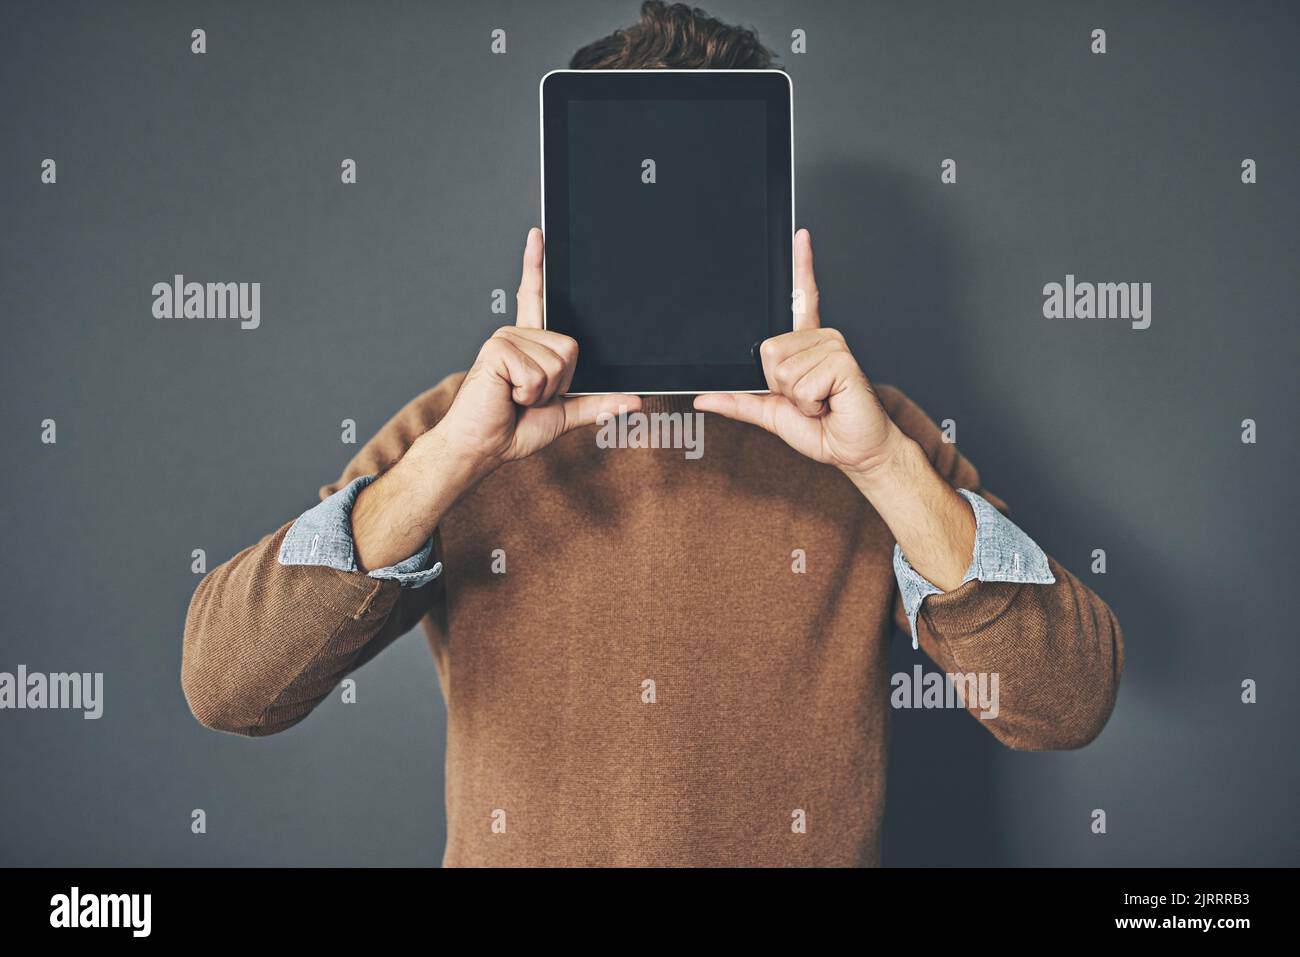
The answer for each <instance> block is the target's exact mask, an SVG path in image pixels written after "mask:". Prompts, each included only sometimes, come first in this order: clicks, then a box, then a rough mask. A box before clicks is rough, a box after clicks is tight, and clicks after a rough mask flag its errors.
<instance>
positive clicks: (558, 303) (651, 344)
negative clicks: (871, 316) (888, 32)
mask: <svg viewBox="0 0 1300 957" xmlns="http://www.w3.org/2000/svg"><path fill="white" fill-rule="evenodd" d="M556 76H567V77H570V78H573V77H582V78H585V77H592V78H593V79H592V80H591V81H590V82H591V83H596V84H603V85H599V86H594V87H593V86H584V85H582V83H581V82H577V83H575V85H573V86H571V87H569V88H567V89H566V90H565V91H564V92H565V95H563V96H558V95H557V96H555V97H554V98H553V102H552V101H548V100H547V99H546V98H545V90H546V86H545V84H544V86H543V90H544V101H543V102H544V107H543V108H544V114H543V116H544V145H545V169H546V175H545V178H544V184H543V189H544V190H545V210H546V240H547V265H546V283H547V327H548V328H553V329H558V330H559V331H561V332H565V333H567V334H569V335H572V336H573V337H574V338H575V339H577V340H578V343H579V346H580V354H579V360H578V374H577V376H576V377H575V380H574V385H573V387H572V391H574V392H581V391H710V390H713V389H736V388H746V389H762V388H764V387H765V385H764V383H763V381H762V377H761V374H760V373H758V371H757V367H756V365H755V363H754V359H753V349H754V346H755V345H756V344H757V343H759V342H761V341H762V340H763V339H765V338H767V337H768V336H769V335H772V334H774V333H775V332H784V331H788V330H789V328H790V306H789V303H790V300H789V295H790V291H789V277H790V268H789V257H790V237H789V231H790V226H789V224H790V221H791V211H790V205H791V203H790V189H791V183H790V170H789V125H788V123H789V100H788V83H787V82H786V81H785V79H784V76H783V75H782V76H780V79H779V81H778V82H777V83H776V84H773V83H771V82H765V83H763V84H761V85H759V84H755V83H752V82H751V83H739V84H738V83H737V82H736V81H737V79H738V78H740V79H742V80H745V79H747V80H750V81H754V80H757V79H759V78H760V77H762V79H763V80H765V81H770V76H769V75H767V74H758V75H748V76H747V75H746V74H737V73H712V74H710V73H708V72H707V71H705V72H700V71H693V72H691V73H688V74H682V73H671V74H669V73H664V74H661V75H658V76H656V74H655V73H654V72H651V73H637V74H622V76H623V77H624V78H625V79H626V80H630V81H632V82H630V83H625V82H621V81H619V80H616V79H614V77H616V76H619V74H617V73H612V72H610V71H600V73H599V74H589V73H579V74H575V73H564V74H557V75H552V76H551V77H548V80H554V79H555V78H556ZM708 77H713V78H714V79H722V80H723V82H722V84H721V85H717V86H714V85H712V84H711V83H710V82H709V81H708V80H707V79H705V78H708ZM670 78H676V79H671V80H670ZM723 78H725V79H723ZM654 81H658V82H657V83H655V82H654ZM665 81H669V82H665ZM684 81H689V85H683V82H684ZM652 84H653V85H652ZM774 90H775V91H776V93H777V94H785V95H784V96H775V97H774V95H773V91H774ZM710 94H712V95H710ZM774 116H776V117H777V119H778V120H779V122H775V123H774V120H773V117H774ZM557 140H558V142H557ZM557 167H558V168H557Z"/></svg>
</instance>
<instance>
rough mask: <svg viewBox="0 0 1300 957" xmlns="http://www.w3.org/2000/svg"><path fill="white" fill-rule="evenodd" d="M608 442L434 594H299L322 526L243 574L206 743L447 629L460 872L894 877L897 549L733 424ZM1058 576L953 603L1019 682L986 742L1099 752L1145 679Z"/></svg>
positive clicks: (954, 476) (215, 628)
mask: <svg viewBox="0 0 1300 957" xmlns="http://www.w3.org/2000/svg"><path fill="white" fill-rule="evenodd" d="M462 378H463V373H462V374H457V375H453V376H450V377H449V378H447V379H446V380H444V381H443V382H442V383H440V384H439V385H438V386H436V387H435V388H433V389H430V390H429V391H427V392H425V393H424V394H422V395H420V396H419V397H418V398H416V399H415V400H413V401H412V402H410V403H409V404H408V405H407V406H406V407H405V408H403V409H402V410H401V412H399V413H398V414H397V415H396V416H395V417H394V418H393V419H392V420H391V421H389V422H388V423H387V424H386V425H385V426H384V427H383V428H382V429H381V430H380V432H379V433H378V434H377V435H376V436H375V437H374V438H373V439H371V440H370V442H368V443H367V444H366V445H365V446H364V447H363V448H362V449H361V451H360V452H359V453H358V454H357V455H356V457H355V458H354V459H353V460H352V461H351V462H350V463H349V464H348V466H347V468H346V469H345V470H344V472H343V474H342V475H341V476H340V477H339V478H338V480H337V481H335V482H333V483H331V484H329V485H326V486H324V487H323V488H321V489H320V492H319V494H320V496H321V497H322V498H324V497H326V496H328V495H329V494H331V493H332V492H334V491H335V490H337V489H338V488H340V487H342V486H343V485H345V484H346V483H347V482H349V481H351V480H352V479H354V478H356V477H357V476H359V475H366V474H371V473H379V472H382V471H383V470H385V469H386V468H388V467H389V466H391V465H392V464H393V463H394V462H395V461H396V460H397V459H398V458H399V457H400V456H401V455H402V454H403V452H404V451H405V450H406V448H407V447H408V446H409V445H410V443H411V442H412V441H414V439H415V438H416V437H417V436H419V435H420V434H421V433H423V432H424V431H425V430H427V429H429V428H431V427H432V426H433V425H434V424H435V423H436V422H437V421H438V418H439V417H440V416H441V415H442V414H443V413H444V412H445V411H446V409H447V408H448V406H449V405H450V403H451V400H452V399H453V397H454V395H455V393H456V390H457V388H458V387H459V385H460V381H461V379H462ZM877 391H878V392H879V394H880V397H881V399H882V401H883V403H884V405H885V408H886V410H887V411H888V412H889V414H890V415H891V416H892V418H893V419H894V421H895V422H896V423H897V424H898V425H899V427H900V428H901V429H902V431H903V432H904V433H906V434H907V435H909V436H911V437H912V438H913V439H915V440H916V441H917V442H918V443H920V445H921V447H922V448H924V449H925V450H926V452H927V454H928V455H929V457H930V459H931V461H932V462H933V463H934V465H935V467H936V468H937V469H938V471H939V473H940V474H941V475H942V476H944V477H945V478H946V479H947V481H948V482H949V483H951V484H952V485H954V486H956V487H960V488H967V489H971V490H973V491H976V492H978V493H979V494H981V495H983V496H984V497H985V498H987V499H988V500H989V501H990V502H991V503H993V504H994V505H995V506H997V507H998V508H999V509H1005V505H1004V503H1003V502H1001V500H999V499H997V498H996V497H994V496H993V495H991V494H990V493H989V492H987V491H986V490H984V489H983V488H981V486H980V481H979V477H978V475H977V473H976V471H975V469H974V468H973V467H972V466H971V464H970V463H969V462H968V461H966V459H965V458H963V457H962V456H961V455H960V454H959V453H958V452H957V450H956V448H955V447H954V446H952V445H950V444H946V443H944V442H943V441H942V440H941V436H940V433H939V430H938V429H937V427H936V426H935V425H934V423H933V422H932V421H931V420H930V419H929V418H927V417H926V415H925V414H924V413H923V412H921V411H920V409H918V408H917V407H916V406H915V405H914V404H913V403H912V402H911V401H910V400H908V399H907V398H906V397H905V396H903V395H902V394H901V393H900V392H899V391H898V390H896V389H894V388H891V387H889V386H878V387H877ZM689 409H690V398H689V397H647V399H646V411H654V410H668V411H673V410H681V411H686V410H689ZM595 432H596V428H595V427H594V426H593V427H590V428H587V429H579V430H577V431H575V432H572V433H569V434H568V435H566V436H564V437H562V438H561V439H560V440H559V441H557V442H556V443H555V444H554V445H552V446H551V447H549V448H547V449H546V450H545V451H543V452H541V453H539V454H537V455H535V456H533V457H532V458H530V459H526V460H524V461H521V462H517V463H514V464H511V465H507V466H505V467H503V468H501V469H499V470H498V471H497V472H496V473H494V474H493V475H491V476H489V477H488V478H487V479H486V480H484V481H483V482H482V483H481V484H480V485H479V486H478V487H477V488H476V489H475V490H474V491H472V492H471V493H469V494H468V495H467V496H465V497H464V498H463V499H462V500H461V501H460V502H459V503H457V505H456V506H455V508H454V509H453V510H452V511H451V512H450V513H449V514H448V515H447V516H446V517H445V518H444V520H443V522H442V525H441V527H440V528H439V529H438V531H437V533H436V534H435V546H434V558H433V559H431V561H433V560H437V561H441V562H442V563H443V569H444V570H443V573H442V575H441V577H439V578H437V579H435V580H434V581H433V582H431V583H429V584H427V585H425V586H424V587H422V588H415V589H410V588H408V589H402V588H400V587H399V586H398V585H397V584H396V583H394V582H389V581H380V580H377V579H371V578H368V577H367V576H365V575H364V574H362V573H360V572H340V571H336V570H333V569H329V568H324V567H319V566H288V567H286V566H282V565H280V564H279V562H278V560H277V555H278V552H279V547H280V542H281V540H282V539H283V537H284V535H285V533H286V531H287V530H288V528H289V525H290V524H292V522H288V523H286V524H285V525H284V526H282V527H281V528H280V529H278V530H277V531H275V532H273V533H272V534H270V535H267V536H266V537H265V538H263V539H262V540H261V541H260V542H258V543H257V544H256V545H253V546H252V547H251V548H247V549H245V550H244V551H242V552H240V553H239V554H238V555H236V556H234V557H233V558H232V559H230V560H229V561H228V562H226V563H225V564H223V565H221V566H220V567H218V568H215V569H213V570H212V572H210V573H209V574H208V575H207V576H206V577H205V578H204V579H203V580H202V581H201V582H200V583H199V586H198V589H197V591H196V592H195V594H194V598H193V601H192V603H191V606H190V610H189V615H188V617H187V620H186V624H185V637H184V657H183V666H182V684H183V687H184V691H185V695H186V699H187V700H188V702H189V704H190V707H191V709H192V710H193V712H194V715H195V716H196V717H197V718H198V720H199V721H200V722H202V723H203V724H204V725H206V726H207V727H210V728H215V729H218V730H221V731H227V732H233V733H235V734H243V735H267V734H274V733H276V732H279V731H283V730H284V729H286V728H288V727H290V726H291V725H293V724H295V723H297V722H298V721H301V720H302V719H303V718H304V717H306V715H307V714H308V713H309V712H310V711H311V710H312V708H314V707H315V706H316V705H317V704H318V703H320V701H321V700H322V699H323V698H324V697H325V696H326V695H328V694H329V693H330V692H331V691H332V690H333V689H334V688H335V687H336V686H337V685H338V683H339V681H340V680H341V679H342V678H343V677H344V676H345V675H347V674H348V673H349V672H350V671H352V670H354V669H356V668H358V667H359V666H361V665H362V664H364V663H365V662H366V661H368V660H369V659H370V658H372V657H373V656H374V655H376V654H377V653H378V652H379V651H381V650H382V649H383V648H384V647H386V646H387V645H389V644H390V643H391V642H392V641H393V640H394V639H396V638H397V637H399V636H400V635H402V634H403V633H405V632H407V631H408V630H409V629H411V628H412V627H414V625H415V624H416V623H417V622H420V623H421V624H422V625H423V626H424V630H425V632H426V635H427V638H428V642H429V646H430V648H431V650H432V652H433V657H434V660H435V662H436V665H437V672H438V677H439V681H440V684H441V686H442V693H443V695H444V697H445V700H446V702H447V714H448V722H447V763H446V808H447V847H446V851H445V854H444V857H443V863H444V864H445V865H449V866H453V865H795V866H798V865H875V864H877V863H878V862H879V834H880V824H881V814H882V811H883V808H884V802H885V751H886V735H887V726H888V720H889V710H890V703H889V694H890V686H889V678H890V676H889V674H888V656H887V648H888V644H889V642H890V641H891V637H892V635H893V634H894V628H895V626H897V627H898V628H901V629H902V630H903V632H904V633H905V634H907V635H908V636H909V637H910V631H909V629H908V625H907V619H906V617H905V615H904V614H903V610H902V602H901V598H900V596H899V593H898V588H897V585H896V583H895V579H894V573H893V569H892V567H891V556H892V550H893V546H894V540H893V537H892V535H891V534H890V532H889V529H888V528H887V527H886V526H885V524H884V522H883V521H882V520H881V518H880V516H879V515H878V514H877V513H876V512H875V510H874V509H873V508H872V507H871V505H870V503H869V502H868V501H867V500H866V499H864V498H863V496H862V495H861V494H860V493H859V492H858V491H857V490H856V489H855V488H854V486H853V485H852V484H850V482H849V481H848V480H847V479H846V478H845V477H844V476H843V475H842V474H841V473H840V472H839V471H837V470H836V469H834V468H830V467H828V466H825V465H819V464H817V463H814V462H812V461H810V460H808V459H805V458H803V457H802V456H800V455H799V454H797V453H796V452H794V451H792V450H791V449H789V448H788V447H787V446H786V445H785V444H784V443H783V442H782V441H781V440H780V439H778V438H776V437H775V436H773V435H770V434H769V433H767V432H765V431H763V430H761V429H758V428H754V427H751V426H747V425H743V424H739V423H736V422H733V421H730V420H727V419H723V418H720V417H718V416H714V415H709V416H706V421H705V427H704V435H705V443H704V450H705V451H704V455H703V457H702V458H699V459H696V460H687V459H686V458H685V456H684V454H683V451H682V450H680V449H676V450H674V449H612V450H611V449H601V448H598V446H597V443H596V441H595ZM495 549H503V550H504V551H505V554H506V573H505V574H494V573H493V570H492V553H493V551H494V550H495ZM795 549H803V550H804V552H805V553H806V562H807V570H806V572H805V573H803V574H797V573H795V572H794V571H792V562H793V559H792V552H793V551H794V550H795ZM1051 569H1052V572H1053V573H1054V574H1055V577H1056V584H1054V585H1037V584H1026V585H1016V584H1005V583H982V582H978V581H976V582H970V583H968V584H966V585H963V586H961V587H960V588H957V589H956V590H954V591H951V592H948V593H946V594H942V595H934V596H931V597H930V598H927V599H926V601H925V605H924V606H923V611H922V614H921V617H920V619H919V631H920V634H919V636H918V638H919V641H920V645H921V647H922V648H923V649H924V651H925V652H926V654H928V655H929V656H930V658H931V659H933V661H934V662H936V663H937V665H938V667H939V669H941V670H943V671H945V672H949V673H957V672H961V673H970V672H988V673H992V672H996V673H998V675H999V682H1000V686H999V694H1000V701H999V705H1000V711H999V713H998V716H997V717H996V718H993V719H979V718H976V719H975V720H981V721H982V723H983V724H984V725H985V726H986V727H987V728H988V730H989V731H990V732H991V733H992V734H994V735H995V736H996V737H997V738H998V739H999V740H1000V741H1002V742H1003V743H1004V744H1006V745H1007V746H1009V747H1012V748H1017V749H1027V750H1040V749H1062V748H1078V747H1081V746H1083V745H1085V744H1087V743H1088V742H1089V741H1091V740H1092V739H1093V738H1094V737H1095V736H1096V735H1097V734H1098V732H1100V730H1101V728H1102V726H1103V725H1104V724H1105V722H1106V719H1107V717H1108V716H1109V715H1110V712H1111V709H1112V707H1113V705H1114V701H1115V693H1116V688H1117V685H1118V682H1119V676H1120V670H1121V667H1122V665H1123V646H1122V640H1121V637H1120V630H1119V626H1118V624H1117V623H1116V621H1115V618H1114V616H1113V615H1112V614H1111V612H1110V610H1109V609H1108V608H1107V607H1106V605H1105V604H1104V603H1103V602H1102V601H1101V599H1099V598H1098V597H1097V596H1096V595H1095V594H1093V592H1092V591H1090V590H1089V589H1088V588H1087V587H1086V586H1085V585H1083V584H1082V583H1081V582H1080V581H1079V580H1078V579H1077V578H1075V577H1074V576H1073V575H1071V574H1070V573H1069V572H1067V571H1066V570H1065V569H1064V568H1062V567H1061V566H1060V565H1059V564H1057V563H1056V562H1055V561H1054V560H1052V561H1051ZM927 670H931V669H930V668H928V667H927ZM647 679H649V680H651V681H653V682H654V695H653V701H650V700H648V697H649V696H648V695H647V693H646V687H647V686H646V685H643V682H646V681H647ZM431 690H432V689H431ZM970 710H972V711H975V712H977V711H978V710H979V708H978V705H975V704H972V707H971V709H970ZM503 812H504V813H503ZM799 812H802V814H800V813H799ZM800 819H802V820H803V821H804V822H805V826H804V827H802V828H800V827H796V826H795V825H796V822H797V821H798V820H800ZM503 821H504V824H505V828H504V830H501V827H500V825H501V823H502V822H503ZM494 824H495V826H494Z"/></svg>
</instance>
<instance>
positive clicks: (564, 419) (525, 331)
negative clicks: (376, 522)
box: [435, 228, 641, 475]
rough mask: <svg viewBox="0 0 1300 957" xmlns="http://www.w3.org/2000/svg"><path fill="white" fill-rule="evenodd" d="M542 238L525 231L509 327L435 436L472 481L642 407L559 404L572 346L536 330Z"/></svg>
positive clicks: (632, 399) (574, 352)
mask: <svg viewBox="0 0 1300 957" xmlns="http://www.w3.org/2000/svg"><path fill="white" fill-rule="evenodd" d="M542 257H543V238H542V231H541V230H540V229H537V228H533V229H531V230H529V231H528V241H527V243H526V244H525V247H524V264H523V276H522V278H521V279H520V281H519V292H518V294H517V295H516V297H515V299H516V302H517V304H518V314H517V317H516V321H515V324H514V325H513V326H502V327H501V328H500V329H498V330H497V331H496V332H495V333H493V334H492V338H490V339H488V341H487V342H486V343H484V345H483V348H482V349H481V350H479V354H478V358H477V359H476V360H475V362H474V365H473V366H472V367H471V368H470V370H469V373H468V374H467V375H466V376H465V380H464V382H462V383H461V386H460V391H459V392H458V393H457V394H456V400H455V402H453V403H452V406H451V408H450V409H449V410H448V411H447V414H446V416H445V417H444V418H443V420H442V421H441V422H440V423H438V426H437V428H436V429H435V431H437V432H439V433H441V434H442V437H443V439H444V441H445V442H446V445H447V448H448V449H449V450H450V451H451V452H452V454H456V455H463V456H465V457H466V459H467V461H468V462H470V463H471V464H472V466H473V469H474V471H475V473H476V474H480V475H486V474H488V473H489V472H491V471H493V470H494V469H495V468H497V467H498V466H499V465H501V464H503V463H505V462H513V461H514V460H516V459H522V458H527V457H528V456H530V455H532V454H533V453H534V452H539V451H541V450H542V449H544V448H546V446H548V445H550V444H551V443H552V442H554V441H555V440H556V439H557V438H559V437H560V436H561V435H563V434H564V433H565V432H570V431H572V430H573V429H576V428H579V427H580V426H584V425H592V424H594V423H595V422H596V421H597V417H598V416H599V415H601V413H604V412H609V413H612V414H614V415H617V414H618V413H619V412H620V411H633V410H636V409H639V408H640V407H641V400H640V399H639V398H638V397H636V396H632V395H583V396H573V397H571V398H567V399H565V398H562V396H563V395H564V393H565V391H567V390H568V388H569V384H570V383H571V382H572V381H573V371H574V368H575V366H576V364H577V361H578V343H577V341H576V340H574V339H573V338H572V337H570V336H566V335H564V334H563V333H559V332H552V331H550V330H548V329H543V328H542Z"/></svg>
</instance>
